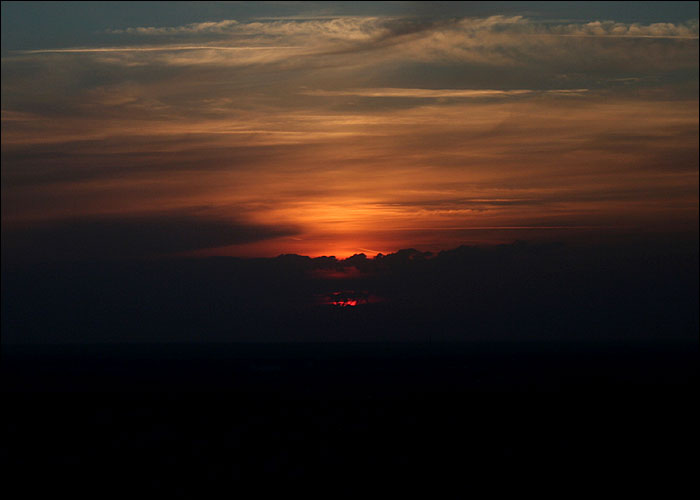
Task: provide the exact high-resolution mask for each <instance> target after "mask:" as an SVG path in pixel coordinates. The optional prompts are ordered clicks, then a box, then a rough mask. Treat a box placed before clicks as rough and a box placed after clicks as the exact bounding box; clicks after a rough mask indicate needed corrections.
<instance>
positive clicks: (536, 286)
mask: <svg viewBox="0 0 700 500" xmlns="http://www.w3.org/2000/svg"><path fill="white" fill-rule="evenodd" d="M11 264H12V263H11V262H8V261H7V260H3V279H2V329H3V343H44V342H49V343H55V342H59V343H60V342H88V343H93V342H297V341H301V342H310V341H311V342H335V341H342V342H349V341H351V342H367V341H381V342H387V341H390V342H403V341H410V342H416V341H428V340H431V341H474V340H496V339H511V340H514V339H517V340H524V339H530V340H547V339H550V340H575V339H578V340H595V339H653V338H657V339H674V338H685V339H692V338H695V337H696V335H697V328H698V306H697V304H698V252H697V244H695V243H694V242H690V243H686V244H680V243H678V242H674V243H673V244H654V245H652V244H639V245H629V244H628V245H591V246H587V247H582V246H573V245H567V244H563V243H547V244H537V243H527V242H515V243H513V244H507V245H497V246H485V247H477V246H461V247H458V248H455V249H452V250H446V251H441V252H438V253H431V252H421V251H418V250H415V249H405V250H400V251H398V252H396V253H392V254H388V255H381V254H379V255H377V256H376V257H374V258H368V257H366V256H365V255H364V254H357V255H354V256H352V257H350V258H347V259H344V260H340V259H336V258H335V257H318V258H310V257H306V256H301V255H280V256H279V257H276V258H258V259H243V258H232V257H210V258H200V259H195V258H187V259H185V258H177V259H175V258H169V259H166V258H164V259H159V260H123V261H115V260H111V261H93V262H86V261H76V262H60V263H42V264H34V265H31V266H30V265H17V266H15V267H12V265H11ZM353 294H355V295H353ZM333 296H336V297H340V299H339V300H336V301H335V302H338V303H339V304H340V303H343V304H346V305H347V304H348V303H349V301H350V302H353V304H354V305H357V306H358V307H342V308H337V307H323V305H324V304H325V305H328V304H330V303H332V302H334V301H333V300H331V299H332V297H333ZM338 309H343V310H342V311H341V310H338Z"/></svg>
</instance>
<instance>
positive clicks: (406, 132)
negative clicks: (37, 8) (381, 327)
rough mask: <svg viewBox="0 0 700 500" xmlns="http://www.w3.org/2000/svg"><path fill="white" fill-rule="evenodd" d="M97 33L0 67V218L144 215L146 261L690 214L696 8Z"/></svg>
mask: <svg viewBox="0 0 700 500" xmlns="http://www.w3.org/2000/svg"><path fill="white" fill-rule="evenodd" d="M100 37H101V38H100V40H102V43H100V44H97V43H95V44H94V45H89V44H88V45H85V46H80V47H77V46H73V47H54V46H47V47H45V48H40V49H32V50H25V51H15V52H12V53H11V54H8V55H7V56H6V57H3V59H2V70H3V80H2V102H3V108H2V160H3V161H2V163H3V167H2V196H3V206H2V217H3V228H5V227H12V228H17V227H27V228H30V227H35V228H40V229H37V230H36V231H38V232H36V233H34V234H44V235H48V234H54V233H51V231H53V229H52V230H49V229H45V228H46V227H48V226H46V224H49V222H48V221H49V219H51V220H57V219H60V220H63V221H64V222H62V223H60V224H63V225H60V230H61V231H64V232H65V234H69V233H70V234H72V233H71V231H73V229H75V228H78V229H75V230H76V231H78V232H81V231H82V230H83V229H85V228H88V226H90V227H93V226H91V224H92V222H84V221H92V220H102V219H103V218H107V219H105V220H109V221H114V220H119V221H129V222H123V223H122V222H119V223H116V222H109V223H107V224H106V225H104V227H110V228H112V231H113V233H114V234H115V235H119V234H122V233H123V232H124V231H126V232H129V231H127V229H125V228H126V227H127V226H128V227H129V228H133V227H135V225H138V224H137V223H136V222H134V221H137V220H140V219H139V218H142V217H145V219H143V220H145V221H150V222H148V223H144V224H145V226H144V227H146V226H147V227H151V228H152V230H150V231H147V233H148V234H147V235H144V240H143V241H144V243H143V246H144V249H151V250H153V249H157V250H158V251H159V252H160V251H164V250H165V246H167V245H164V244H163V245H161V243H162V242H165V241H169V242H170V243H168V244H169V245H171V246H172V251H173V252H179V251H183V250H194V249H203V248H205V247H212V248H213V247H221V246H226V249H225V250H223V251H224V252H228V253H230V254H240V255H274V254H276V253H288V252H299V253H307V254H311V255H320V254H331V253H333V254H336V255H338V256H344V255H351V254H352V253H356V252H357V249H358V248H372V249H377V250H378V251H383V252H385V253H386V252H390V251H393V250H396V249H397V248H401V247H406V246H419V247H421V248H426V249H428V248H431V249H439V248H445V247H450V246H456V245H458V244H461V243H465V242H466V243H469V242H502V241H506V240H508V239H509V238H511V236H506V235H504V233H505V232H512V231H519V230H522V231H530V232H531V231H536V230H538V228H539V230H540V232H541V233H543V234H544V233H545V232H546V233H548V234H549V233H552V232H555V233H556V235H555V236H556V237H559V238H567V237H569V236H567V235H568V234H569V233H572V234H573V233H576V234H578V233H580V232H581V231H584V230H585V231H589V232H590V231H593V232H595V231H598V232H599V233H601V234H602V233H605V234H612V233H615V232H617V233H622V232H625V231H632V230H634V231H660V230H666V229H669V228H673V229H674V230H689V229H688V228H691V227H696V226H695V224H696V223H697V217H698V209H697V199H698V198H697V191H698V160H697V157H698V139H697V138H698V97H697V96H698V77H697V74H698V22H697V19H689V20H687V21H686V22H673V23H671V22H650V23H631V22H616V21H609V20H605V19H590V20H582V21H577V22H571V21H566V20H563V21H557V20H548V21H543V20H536V19H531V18H528V17H524V16H521V15H505V14H504V15H490V16H485V17H445V18H438V17H431V18H428V17H415V16H380V15H367V16H336V17H334V16H326V15H323V16H319V17H318V18H304V19H259V20H250V19H249V20H235V19H217V20H210V21H207V22H194V23H188V24H183V25H180V26H177V25H173V26H169V27H168V26H165V27H164V26H150V27H149V26H148V25H142V26H139V25H135V26H133V27H128V28H110V29H108V30H102V31H101V32H100ZM104 37H107V38H106V39H107V41H108V42H109V43H104V40H105V38H104ZM202 206H206V207H208V209H207V210H208V212H207V216H206V221H205V222H202V224H203V225H202V226H201V227H202V228H209V229H206V230H205V229H202V231H204V233H197V232H196V231H194V229H193V231H189V229H187V230H185V229H183V231H184V232H183V233H182V234H181V235H180V236H181V237H180V236H178V237H177V238H176V237H173V239H169V238H170V237H169V236H168V237H166V236H163V235H164V234H165V233H160V232H159V231H158V230H157V228H158V227H161V225H162V227H163V228H170V229H172V230H173V231H174V230H175V227H176V226H177V227H182V228H195V227H198V225H199V224H200V222H196V223H195V220H196V221H200V219H199V217H200V216H201V214H199V213H197V212H194V211H193V209H192V208H191V207H202ZM163 213H174V214H178V215H177V216H176V217H170V216H168V217H166V218H165V219H163V218H162V215H160V214H163ZM183 214H184V215H183ZM115 218H116V219H115ZM76 220H80V221H83V222H75V221H76ZM221 220H228V221H235V222H229V223H227V224H228V225H225V227H224V226H219V225H218V224H219V223H220V222H218V221H221ZM65 221H73V222H70V223H68V222H65ZM156 221H159V222H156ZM212 221H217V222H212ZM132 222H133V224H132ZM55 224H56V223H55V222H51V224H50V225H53V226H51V227H58V226H55ZM66 224H67V225H66ZM86 224H87V225H86ZM149 224H150V225H149ZM99 225H100V227H102V226H103V225H102V224H99ZM270 228H272V229H270ZM289 228H294V229H293V230H290V229H289ZM487 228H501V229H500V230H498V229H487ZM513 228H515V229H513ZM518 228H519V229H518ZM616 228H617V229H616ZM47 231H48V232H47ZM164 231H165V229H164ZM478 231H481V232H480V233H478V235H477V232H478ZM489 231H490V232H489ZM87 232H88V233H91V234H93V232H91V231H87ZM166 232H167V231H166ZM218 232H220V237H219V236H216V237H215V234H217V233H218ZM205 233H206V237H203V236H202V237H200V236H201V235H202V234H205ZM14 234H17V235H19V234H20V233H17V232H16V233H14ZM94 234H97V233H94ZM168 234H171V233H168ZM173 234H174V233H173ZM538 234H539V233H538ZM159 235H161V236H163V237H162V238H161V237H160V236H159ZM198 235H199V236H198ZM254 235H255V237H253V236H254ZM150 237H153V238H155V239H154V240H153V242H151V243H149V241H151V240H150V239H149V238H150ZM546 237H548V238H549V237H550V236H546ZM18 238H19V236H18ZM46 238H48V236H47V237H46ZM101 238H103V237H102V236H100V237H99V238H98V239H101ZM104 238H105V239H104V241H111V240H109V238H107V237H106V236H105V237H104ZM178 238H179V239H178ZM188 238H191V241H193V242H197V243H196V244H192V245H188V244H186V243H185V241H187V240H188ZM49 239H50V238H49ZM87 240H89V238H87ZM87 240H86V241H87ZM156 240H157V242H155V241H156ZM132 241H133V239H132ZM158 242H160V243H158ZM115 245H116V246H115V248H120V247H119V245H117V244H116V242H115ZM159 245H160V246H159ZM88 246H89V245H88ZM98 246H99V245H98ZM66 248H68V247H66ZM94 249H95V250H97V246H94ZM105 251H106V250H105ZM122 251H123V252H126V253H133V254H138V253H139V252H138V251H137V250H136V249H130V248H126V249H122ZM146 253H147V252H146Z"/></svg>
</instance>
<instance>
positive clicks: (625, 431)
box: [2, 242, 698, 478]
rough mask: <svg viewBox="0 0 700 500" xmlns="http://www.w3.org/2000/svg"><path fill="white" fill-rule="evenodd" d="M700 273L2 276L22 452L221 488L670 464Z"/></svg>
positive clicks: (666, 256)
mask: <svg viewBox="0 0 700 500" xmlns="http://www.w3.org/2000/svg"><path fill="white" fill-rule="evenodd" d="M697 266H698V255H697V247H696V246H694V245H693V244H692V242H687V243H686V245H685V246H684V245H682V244H680V243H679V244H676V245H673V246H672V247H665V246H663V247H661V248H658V247H657V248H654V247H652V246H649V245H647V246H645V247H639V246H635V247H626V246H616V247H610V246H609V247H605V248H603V247H597V248H593V249H592V248H575V247H573V248H572V247H571V246H569V245H566V244H529V243H525V242H516V243H514V244H510V245H500V246H495V247H483V248H482V247H468V246H463V247H459V248H456V249H453V250H448V251H444V252H440V253H437V254H429V253H425V252H419V251H416V250H402V251H399V252H396V253H394V254H389V255H384V256H381V255H380V256H377V257H375V258H367V257H365V256H364V255H356V256H354V257H351V258H349V259H345V260H338V259H335V258H330V257H328V258H327V257H324V258H315V259H311V258H308V257H303V256H299V255H282V256H280V257H278V258H272V259H235V258H209V259H171V260H158V261H131V262H93V263H85V262H73V263H65V262H64V263H61V264H52V265H49V264H46V265H41V266H31V267H29V268H27V267H25V268H22V269H19V268H15V269H7V270H4V271H3V280H2V286H3V290H2V296H3V311H2V322H3V323H2V328H3V353H2V355H3V385H4V388H5V391H9V392H6V393H5V399H6V400H7V401H8V402H11V405H10V409H9V410H8V413H7V415H9V416H10V420H11V422H13V424H12V429H13V431H12V433H11V434H12V436H14V437H13V439H20V441H17V442H16V446H15V448H14V449H15V450H19V451H15V452H14V453H15V454H14V455H13V461H14V463H15V464H16V465H20V466H21V464H23V463H27V464H28V463H31V462H32V461H33V460H34V458H35V457H34V456H33V453H34V452H33V451H31V450H32V449H34V448H33V447H36V446H40V447H41V448H42V449H46V450H49V451H48V452H42V453H48V455H45V457H44V459H46V460H59V461H60V462H61V463H63V464H65V466H66V467H67V466H70V464H71V463H75V464H78V463H80V464H82V466H84V462H83V460H84V458H83V457H85V456H95V457H108V458H107V460H108V463H112V464H113V465H114V466H116V464H117V463H121V462H128V463H129V465H128V468H129V470H134V471H137V470H138V469H140V468H141V467H156V469H157V470H159V471H161V472H162V473H165V471H166V470H170V467H174V468H175V469H174V470H182V472H185V470H186V472H187V473H188V474H196V475H197V476H196V477H206V474H207V473H208V472H207V471H210V468H211V467H214V468H215V469H216V470H218V471H219V473H222V474H230V477H231V478H236V477H239V478H243V477H246V476H249V475H250V474H261V473H262V474H263V475H264V474H281V475H282V476H285V477H290V478H293V477H308V475H309V474H328V475H330V476H332V477H336V476H338V475H340V476H342V474H343V473H344V472H343V471H347V470H349V469H352V470H357V471H362V473H363V474H369V475H370V476H372V475H379V476H381V477H384V478H386V477H400V476H402V475H404V474H406V473H421V474H426V473H427V474H438V475H439V474H440V473H448V472H450V471H451V473H458V471H459V470H461V468H462V467H470V468H471V469H472V470H481V469H483V468H484V467H485V463H498V464H499V465H498V467H499V468H503V470H510V471H513V473H515V471H521V472H522V471H524V470H532V469H533V468H536V467H547V468H549V469H551V470H553V471H558V472H557V473H559V474H566V473H567V471H569V472H570V469H571V468H572V467H573V468H577V467H585V466H586V464H587V463H588V462H590V461H592V462H595V463H596V464H597V465H596V466H597V467H601V468H605V467H611V466H613V465H614V464H617V462H618V461H620V460H622V461H624V462H625V467H633V468H634V467H636V468H641V469H644V468H648V467H649V466H650V464H649V460H651V459H653V457H654V456H656V455H657V454H665V455H666V456H670V458H669V460H670V462H669V463H673V464H675V463H676V462H675V461H674V459H673V457H674V455H675V454H676V453H678V446H679V443H681V442H684V441H686V440H687V439H689V438H690V437H691V436H690V435H688V434H686V433H687V432H690V430H689V429H690V428H691V427H693V426H692V425H691V424H690V422H691V421H693V420H694V418H695V417H696V416H697V412H696V410H695V409H694V404H693V401H694V399H695V393H696V390H697V354H698V346H697V339H696V335H697V329H698V307H697V303H698V302H697V299H698V280H697V276H698V269H697ZM78 409H80V410H78ZM650 429H657V430H658V432H657V431H653V432H652V431H650ZM662 429H663V430H662ZM76 433H77V434H79V435H80V436H83V437H79V438H76V435H77V434H76ZM19 436H24V437H21V438H20V437H19ZM28 436H31V437H28ZM89 436H99V437H98V438H96V439H97V440H95V441H93V439H92V438H90V437H89ZM118 436H121V437H118ZM176 442H177V443H180V444H178V445H177V446H176V445H175V444H174V443H176ZM174 446H175V447H174ZM173 447H174V448H173ZM462 447H466V448H463V449H462ZM454 448H459V449H460V450H461V451H459V452H458V453H463V454H464V456H463V461H460V462H454V461H453V460H452V459H451V458H448V456H449V454H448V452H446V451H444V450H445V449H448V450H453V451H455V450H454ZM602 448H605V449H606V450H608V452H606V453H604V454H602V453H601V452H600V450H601V449H602ZM51 450H52V451H51ZM440 450H443V451H440ZM455 452H456V451H455ZM450 453H452V452H450ZM424 454H435V455H437V457H436V456H434V455H431V456H433V459H431V461H430V463H426V462H425V460H424V457H423V455H424ZM561 460H563V462H562V461H561ZM185 463H186V464H188V465H183V464H185ZM212 463H214V465H212ZM168 464H171V465H168ZM183 467H184V468H185V469H184V470H183V469H181V468H183ZM655 467H656V466H655ZM679 467H680V465H679ZM178 468H180V469H178ZM90 470H92V469H90ZM261 471H265V472H261ZM91 473H94V474H96V476H95V477H102V476H101V475H100V472H99V471H96V470H93V471H92V472H91ZM135 473H136V474H137V477H141V476H139V475H138V474H141V473H139V472H135ZM202 474H203V476H201V475H202ZM334 475H335V476H334ZM227 477H228V476H227Z"/></svg>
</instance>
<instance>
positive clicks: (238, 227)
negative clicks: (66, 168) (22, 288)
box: [2, 212, 298, 261]
mask: <svg viewBox="0 0 700 500" xmlns="http://www.w3.org/2000/svg"><path fill="white" fill-rule="evenodd" d="M294 234H298V231H297V230H296V229H295V228H292V227H286V226H266V225H257V224H251V223H246V222H240V221H232V220H226V219H215V218H211V217H205V216H199V215H191V214H187V213H183V212H176V213H163V214H149V215H134V216H102V217H85V218H70V219H59V220H53V221H46V222H41V223H38V224H34V225H29V224H28V225H26V226H22V227H18V226H12V227H6V226H3V233H2V236H3V238H2V239H3V244H2V251H3V260H6V258H9V260H10V261H13V260H14V259H20V260H34V259H37V260H74V259H97V260H100V259H120V258H134V257H146V256H151V255H160V254H172V253H178V252H186V251H191V250H198V249H204V248H213V247H219V246H227V245H236V244H243V243H251V242H256V241H262V240H267V239H272V238H279V237H282V236H290V235H294Z"/></svg>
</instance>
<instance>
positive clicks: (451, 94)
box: [300, 88, 588, 99]
mask: <svg viewBox="0 0 700 500" xmlns="http://www.w3.org/2000/svg"><path fill="white" fill-rule="evenodd" d="M585 92H588V89H556V90H529V89H515V90H495V89H401V88H377V89H346V90H305V91H302V92H300V93H301V94H305V95H313V96H324V97H330V96H345V95H348V96H360V97H409V98H420V99H439V98H472V99H478V98H489V97H517V96H525V95H532V94H560V95H580V94H583V93H585Z"/></svg>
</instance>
